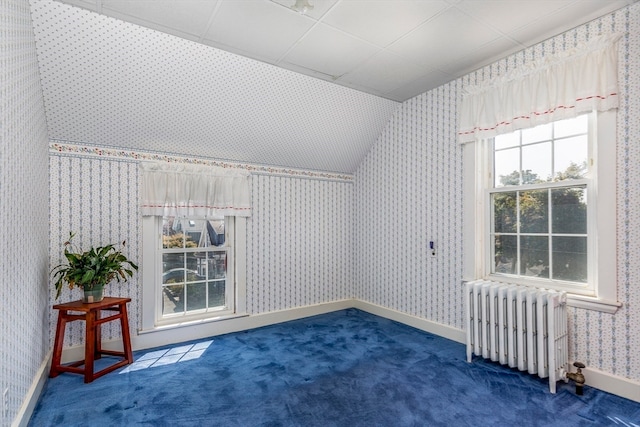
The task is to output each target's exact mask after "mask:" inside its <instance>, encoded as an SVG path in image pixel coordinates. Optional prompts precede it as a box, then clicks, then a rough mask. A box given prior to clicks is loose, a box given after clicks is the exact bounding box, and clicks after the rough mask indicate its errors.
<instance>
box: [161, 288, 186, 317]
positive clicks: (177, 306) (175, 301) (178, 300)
mask: <svg viewBox="0 0 640 427" xmlns="http://www.w3.org/2000/svg"><path fill="white" fill-rule="evenodd" d="M182 311H184V285H169V286H163V287H162V315H166V314H174V313H180V312H182Z"/></svg>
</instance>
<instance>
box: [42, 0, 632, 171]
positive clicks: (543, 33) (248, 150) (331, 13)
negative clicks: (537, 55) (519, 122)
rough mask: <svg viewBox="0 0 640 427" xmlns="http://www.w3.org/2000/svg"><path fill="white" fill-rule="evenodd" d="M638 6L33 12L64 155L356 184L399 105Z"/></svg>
mask: <svg viewBox="0 0 640 427" xmlns="http://www.w3.org/2000/svg"><path fill="white" fill-rule="evenodd" d="M634 1H636V0H519V1H513V0H310V2H311V3H312V4H313V5H314V9H312V10H311V11H310V12H309V13H307V14H306V15H301V14H298V13H296V12H294V11H292V10H291V9H290V7H289V6H290V5H291V4H293V3H294V0H273V1H271V0H136V1H125V0H61V1H60V2H58V1H52V0H31V4H32V11H33V21H34V27H35V34H36V46H37V50H38V60H39V63H40V70H41V77H42V85H43V92H44V98H45V107H46V114H47V120H48V127H49V134H50V137H51V138H52V139H56V140H63V141H70V142H77V143H82V144H94V145H100V146H105V147H115V148H123V149H130V150H141V151H152V152H161V153H172V154H184V155H194V156H201V157H208V158H215V159H222V160H225V159H226V160H232V161H239V162H246V163H256V164H266V165H273V166H281V167H290V168H299V169H311V170H322V171H331V172H341V173H352V172H354V171H355V170H356V168H357V166H358V165H359V164H360V162H361V161H362V159H363V158H364V156H365V155H366V153H367V152H368V151H369V149H370V147H371V145H372V144H373V143H374V142H375V141H376V139H377V137H378V135H379V134H380V132H381V131H382V130H383V129H384V127H385V126H386V123H387V121H388V120H389V119H390V118H391V116H392V114H393V112H394V111H395V110H396V107H397V106H398V103H397V102H396V101H402V100H405V99H407V98H409V97H412V96H414V95H416V94H419V93H422V92H425V91H427V90H429V89H431V88H433V87H436V86H438V85H440V84H442V83H445V82H447V81H450V80H452V79H454V78H456V77H458V76H461V75H464V74H466V73H468V72H470V71H472V70H474V69H476V68H479V67H481V66H482V65H485V64H488V63H491V62H493V61H494V60H497V59H499V58H501V57H504V56H506V55H508V54H509V53H512V52H515V51H517V50H520V49H522V48H524V47H527V46H531V45H533V44H535V43H537V42H539V41H541V40H543V39H545V38H547V37H550V36H552V35H555V34H558V33H561V32H562V31H565V30H567V29H569V28H572V27H574V26H576V25H579V24H582V23H584V22H587V21H589V20H590V19H593V18H595V17H597V16H600V15H602V14H605V13H608V12H610V11H613V10H616V9H618V8H620V7H623V6H624V5H626V4H630V3H633V2H634ZM69 3H71V4H72V5H70V4H69ZM76 6H80V7H76ZM107 15H108V16H107ZM232 52H233V53H232ZM241 55H242V56H241ZM275 65H277V67H276V66H275ZM291 70H293V71H295V72H293V71H291ZM303 73H304V74H306V75H304V74H303ZM335 83H337V84H335ZM354 89H357V90H354Z"/></svg>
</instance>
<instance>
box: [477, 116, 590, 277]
mask: <svg viewBox="0 0 640 427" xmlns="http://www.w3.org/2000/svg"><path fill="white" fill-rule="evenodd" d="M588 119H589V116H588V115H581V116H578V117H576V118H573V119H567V120H562V121H557V122H553V123H549V124H545V125H541V126H537V127H535V128H531V129H525V130H518V131H515V132H512V133H509V134H504V135H499V136H497V137H495V138H494V140H493V147H492V156H491V159H490V160H491V162H492V164H493V174H492V176H493V182H492V187H491V188H490V189H489V191H488V193H487V197H488V199H489V200H488V206H489V209H490V215H489V217H490V227H489V239H488V241H487V243H488V244H489V246H490V247H489V250H488V251H487V253H488V254H490V257H491V262H490V273H491V274H496V275H505V276H515V277H518V278H528V279H535V280H537V281H538V282H539V284H540V285H541V286H558V287H567V288H575V287H577V288H584V287H585V285H588V283H589V272H588V265H589V258H591V257H590V256H589V255H590V254H589V253H588V252H589V251H588V246H589V242H588V240H589V239H588V233H587V229H588V228H589V227H588V222H589V220H591V219H593V218H594V216H595V215H594V214H593V213H591V212H590V209H589V208H592V207H593V205H592V204H591V205H589V204H588V203H587V201H588V200H589V197H588V193H589V192H590V191H591V183H592V180H591V179H590V177H591V173H590V167H589V165H588V162H587V159H588V158H589V154H588V153H589V120H588Z"/></svg>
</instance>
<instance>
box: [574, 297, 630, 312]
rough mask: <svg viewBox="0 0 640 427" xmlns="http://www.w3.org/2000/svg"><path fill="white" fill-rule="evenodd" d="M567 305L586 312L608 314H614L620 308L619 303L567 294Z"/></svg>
mask: <svg viewBox="0 0 640 427" xmlns="http://www.w3.org/2000/svg"><path fill="white" fill-rule="evenodd" d="M567 305H568V306H569V307H576V308H584V309H586V310H594V311H601V312H603V313H609V314H614V313H615V312H616V311H618V308H620V307H622V303H621V302H617V301H609V300H604V299H599V298H596V297H589V296H584V295H576V294H567Z"/></svg>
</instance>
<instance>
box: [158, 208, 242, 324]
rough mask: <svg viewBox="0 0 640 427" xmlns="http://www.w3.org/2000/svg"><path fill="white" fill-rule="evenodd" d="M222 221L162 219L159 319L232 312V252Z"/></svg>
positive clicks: (217, 219)
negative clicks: (226, 240)
mask: <svg viewBox="0 0 640 427" xmlns="http://www.w3.org/2000/svg"><path fill="white" fill-rule="evenodd" d="M225 222H226V221H225V218H224V217H222V218H216V219H187V218H176V217H163V218H162V247H161V248H159V252H160V256H161V258H162V281H161V284H160V286H161V292H160V294H161V296H162V297H161V298H160V304H161V307H160V312H161V319H162V320H165V319H171V318H176V317H185V316H190V315H195V314H203V313H207V312H212V311H215V312H233V308H234V298H233V292H232V291H233V268H231V269H229V270H227V265H228V263H229V264H230V265H233V252H232V251H231V250H230V249H231V246H230V245H225Z"/></svg>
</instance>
